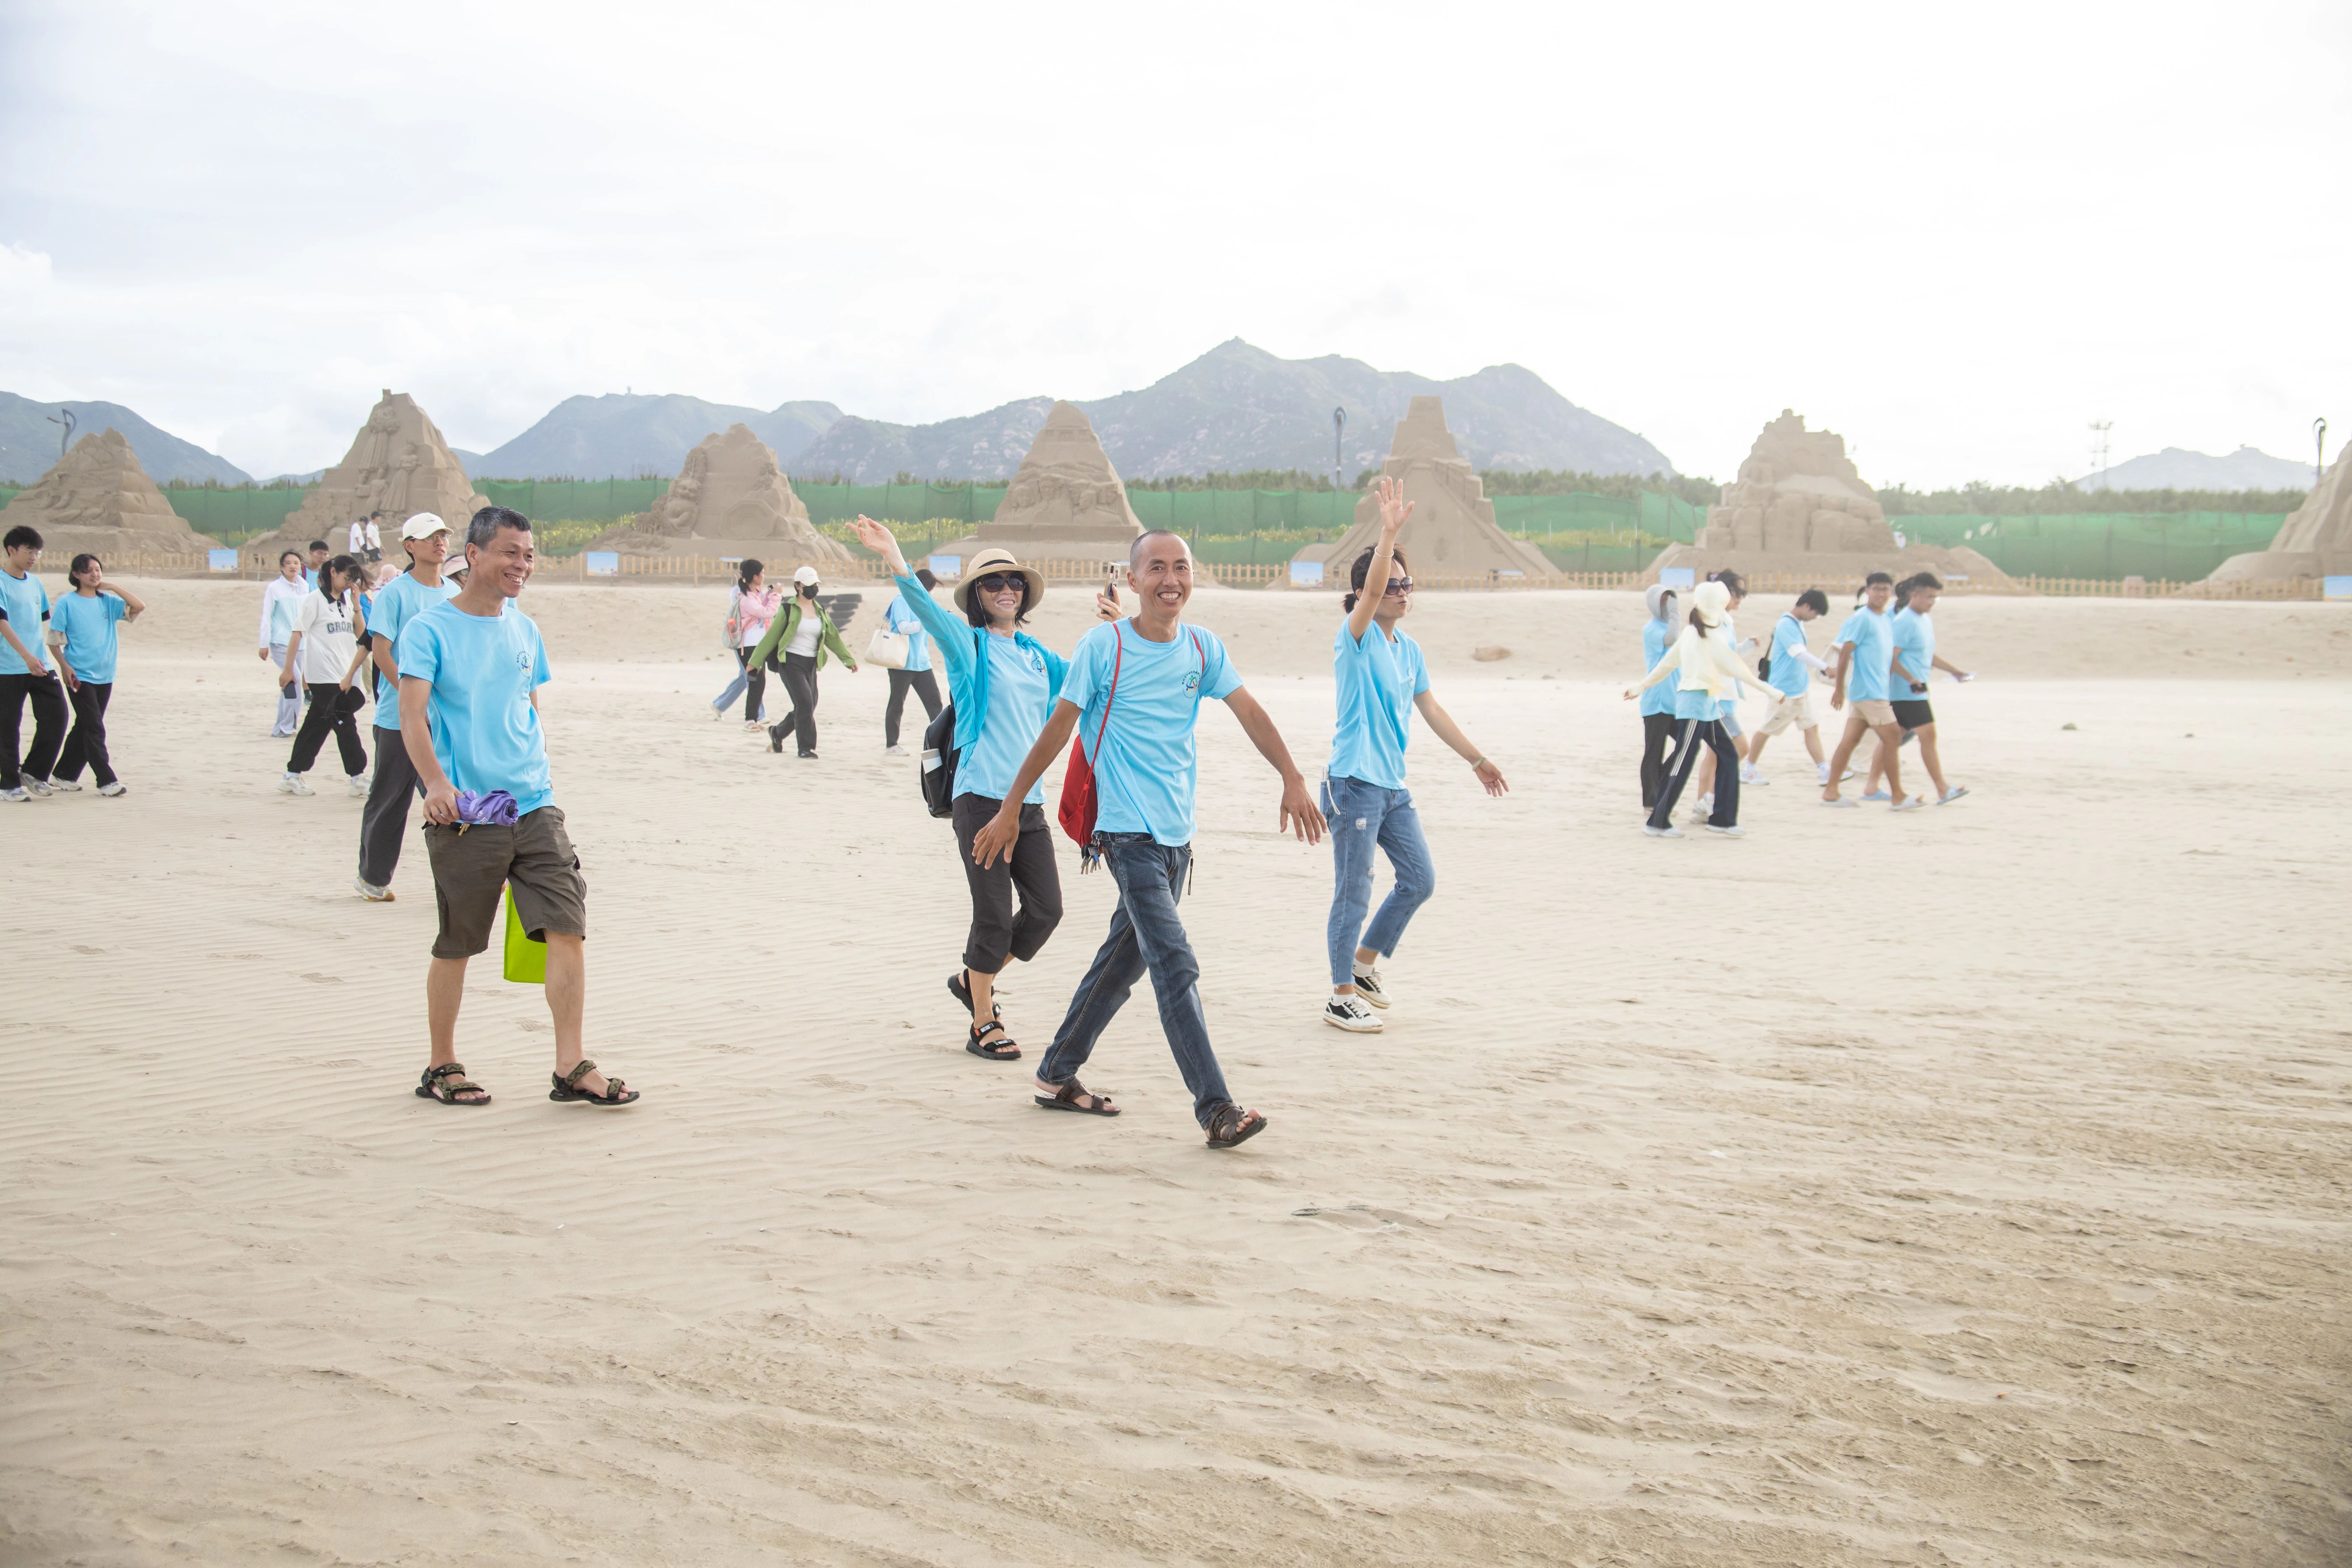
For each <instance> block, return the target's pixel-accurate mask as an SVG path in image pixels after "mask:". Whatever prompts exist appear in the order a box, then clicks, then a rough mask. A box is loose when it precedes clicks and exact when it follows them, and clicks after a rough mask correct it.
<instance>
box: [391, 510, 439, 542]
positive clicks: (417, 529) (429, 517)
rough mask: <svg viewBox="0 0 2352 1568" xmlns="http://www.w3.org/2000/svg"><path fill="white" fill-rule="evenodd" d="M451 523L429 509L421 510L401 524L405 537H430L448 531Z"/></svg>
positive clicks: (403, 536) (402, 533)
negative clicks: (442, 519)
mask: <svg viewBox="0 0 2352 1568" xmlns="http://www.w3.org/2000/svg"><path fill="white" fill-rule="evenodd" d="M448 531H449V525H448V524H447V523H446V522H444V521H441V520H440V519H439V518H438V517H436V516H435V515H434V514H433V513H431V512H429V511H420V512H418V513H417V514H416V515H415V517H412V518H410V519H409V520H408V521H406V522H404V523H402V524H401V525H400V537H401V538H403V539H429V538H431V537H432V536H433V535H434V534H436V533H446V532H448Z"/></svg>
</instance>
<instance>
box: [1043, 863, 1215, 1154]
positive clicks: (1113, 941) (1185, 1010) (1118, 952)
mask: <svg viewBox="0 0 2352 1568" xmlns="http://www.w3.org/2000/svg"><path fill="white" fill-rule="evenodd" d="M1101 844H1102V858H1103V864H1104V865H1105V866H1108V868H1110V875H1111V879H1112V880H1113V881H1115V882H1117V883H1118V909H1116V910H1112V911H1111V917H1110V934H1109V935H1108V936H1107V937H1105V938H1104V939H1103V944H1102V947H1101V949H1100V950H1099V951H1097V952H1096V953H1095V962H1094V965H1093V967H1091V968H1089V969H1088V970H1087V977H1086V978H1085V979H1084V980H1081V981H1080V982H1078V993H1077V994H1076V995H1075V996H1073V997H1071V998H1070V1011H1069V1013H1068V1015H1067V1016H1065V1017H1064V1018H1063V1019H1062V1026H1061V1028H1060V1029H1059V1030H1057V1031H1055V1035H1054V1043H1053V1045H1052V1046H1050V1047H1047V1048H1046V1051H1045V1060H1043V1061H1041V1062H1039V1063H1038V1064H1037V1076H1038V1077H1039V1078H1040V1079H1044V1080H1045V1082H1047V1083H1051V1084H1064V1083H1067V1082H1069V1081H1070V1080H1071V1079H1074V1078H1076V1077H1077V1076H1078V1069H1079V1068H1082V1067H1084V1066H1086V1065H1087V1058H1088V1057H1091V1056H1092V1055H1094V1049H1095V1042H1096V1041H1097V1040H1098V1039H1100V1038H1102V1032H1103V1030H1104V1029H1105V1028H1106V1027H1107V1026H1108V1025H1109V1023H1110V1021H1111V1019H1112V1018H1113V1017H1114V1016H1117V1015H1118V1010H1119V1008H1120V1007H1121V1006H1122V1005H1124V1004H1125V1003H1126V1001H1127V997H1128V993H1129V992H1130V991H1132V990H1134V989H1135V983H1136V981H1137V980H1139V979H1140V978H1141V977H1142V975H1143V973H1144V971H1146V970H1147V969H1148V970H1150V972H1151V989H1152V991H1153V992H1154V993H1155V994H1158V996H1159V998H1160V1028H1161V1029H1163V1030H1165V1031H1166V1032H1167V1035H1168V1048H1169V1049H1170V1050H1171V1051H1172V1052H1174V1053H1175V1056H1176V1070H1177V1071H1179V1072H1181V1073H1182V1074H1183V1075H1184V1087H1185V1088H1186V1089H1191V1090H1192V1115H1193V1117H1194V1119H1195V1120H1197V1121H1199V1122H1200V1123H1201V1125H1202V1126H1203V1127H1206V1126H1207V1125H1208V1124H1209V1118H1210V1117H1211V1116H1212V1115H1213V1114H1214V1113H1215V1111H1216V1110H1217V1108H1218V1107H1220V1106H1223V1105H1229V1104H1231V1103H1232V1102H1233V1101H1232V1097H1231V1096H1229V1095H1227V1094H1226V1093H1225V1075H1224V1074H1223V1072H1221V1071H1219V1070H1218V1068H1217V1053H1216V1052H1214V1051H1213V1050H1211V1049H1210V1048H1209V1018H1208V1015H1207V1014H1206V1013H1204V1012H1202V1010H1201V965H1200V963H1199V962H1198V961H1197V960H1195V959H1194V958H1193V956H1192V943H1191V942H1188V941H1186V940H1185V937H1184V922H1183V921H1181V920H1179V919H1178V918H1177V915H1176V900H1178V899H1180V898H1181V897H1183V894H1184V874H1185V873H1186V872H1187V871H1189V870H1191V869H1192V846H1191V845H1189V844H1185V845H1180V846H1179V847H1176V848H1173V849H1171V848H1169V847H1167V846H1166V845H1164V844H1161V843H1160V842H1158V841H1157V840H1155V839H1154V838H1153V837H1151V835H1150V834H1149V833H1106V834H1103V835H1102V836H1101Z"/></svg>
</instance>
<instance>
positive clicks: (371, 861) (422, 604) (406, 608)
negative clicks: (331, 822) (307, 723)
mask: <svg viewBox="0 0 2352 1568" xmlns="http://www.w3.org/2000/svg"><path fill="white" fill-rule="evenodd" d="M400 542H401V543H402V544H403V545H404V546H405V547H406V548H407V551H408V563H409V564H408V570H407V571H406V572H404V573H402V574H400V575H399V576H397V577H394V579H393V580H392V581H391V582H389V583H387V584H384V585H383V587H382V588H381V589H379V590H377V592H376V595H375V598H374V600H373V603H372V604H371V605H369V607H368V614H367V629H368V661H369V662H370V663H371V664H373V666H374V667H375V672H374V673H375V777H374V778H373V779H372V780H370V781H369V784H368V797H367V805H365V806H364V807H363V808H362V810H361V812H360V874H359V876H358V878H357V879H354V880H353V882H352V888H353V889H355V890H356V891H357V892H358V893H359V896H360V897H361V898H362V899H365V900H368V902H370V903H372V904H388V903H390V902H392V874H393V872H394V871H395V870H397V869H399V868H400V847H401V841H402V840H403V839H404V838H405V837H407V836H408V803H409V797H410V796H411V795H415V796H417V797H419V798H421V797H422V796H423V795H424V794H425V784H424V782H423V781H422V780H420V779H419V778H418V777H417V776H416V769H415V766H414V765H413V764H411V763H410V762H409V760H408V748H406V747H405V746H404V745H402V744H401V743H400V664H399V661H398V656H397V653H396V651H395V650H396V648H397V647H398V645H399V641H400V632H401V628H402V627H403V626H406V625H408V623H409V622H411V621H413V620H415V618H416V617H417V616H421V615H423V614H424V613H425V611H426V610H429V609H431V608H432V607H433V606H434V605H437V604H440V603H441V602H442V601H443V600H445V599H454V598H456V597H457V584H454V583H451V582H450V581H449V580H448V579H447V578H446V577H444V576H442V575H441V568H442V565H443V564H444V563H446V561H447V560H448V557H449V525H448V524H447V523H446V522H444V521H441V519H440V518H438V517H436V516H435V515H434V514H433V513H431V512H429V511H420V512H418V513H417V514H416V515H415V517H412V518H410V519H409V520H408V521H406V522H404V523H403V524H401V528H400Z"/></svg>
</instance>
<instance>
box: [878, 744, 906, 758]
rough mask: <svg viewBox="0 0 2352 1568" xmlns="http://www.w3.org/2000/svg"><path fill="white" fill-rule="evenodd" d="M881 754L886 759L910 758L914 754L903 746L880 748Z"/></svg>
mask: <svg viewBox="0 0 2352 1568" xmlns="http://www.w3.org/2000/svg"><path fill="white" fill-rule="evenodd" d="M882 754H883V755H884V756H886V757H906V756H912V755H913V754H914V753H913V752H909V751H908V750H907V748H906V747H904V746H885V747H883V748H882Z"/></svg>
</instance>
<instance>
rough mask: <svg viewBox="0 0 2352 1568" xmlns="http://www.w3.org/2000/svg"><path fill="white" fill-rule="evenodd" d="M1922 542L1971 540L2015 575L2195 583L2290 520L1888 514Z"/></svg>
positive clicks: (2197, 515)
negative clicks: (1894, 515)
mask: <svg viewBox="0 0 2352 1568" xmlns="http://www.w3.org/2000/svg"><path fill="white" fill-rule="evenodd" d="M1887 521H1890V522H1892V523H1893V524H1894V525H1895V529H1896V530H1897V531H1900V532H1901V533H1902V535H1903V537H1904V538H1905V539H1906V540H1909V541H1911V542H1915V543H1919V544H1940V545H1947V546H1949V545H1966V546H1968V547H1969V549H1971V550H1974V551H1976V552H1979V553H1980V554H1982V555H1983V556H1985V557H1986V558H1987V559H1988V560H1990V561H1991V563H1993V564H1994V565H1996V566H1998V567H2000V569H2001V570H2002V571H2004V572H2006V573H2008V574H2010V575H2011V576H2012V577H2081V578H2091V579H2098V580H2105V581H2109V582H2112V581H2115V580H2116V579H2119V578H2124V577H2145V578H2147V579H2148V581H2150V582H2152V583H2153V582H2164V583H2191V582H2195V581H2196V580H2197V579H2199V578H2200V577H2204V576H2206V575H2208V574H2210V573H2211V572H2212V570H2213V568H2214V567H2216V566H2219V565H2220V564H2221V563H2222V562H2224V561H2226V560H2228V559H2229V558H2230V557H2231V556H2232V555H2238V554H2242V553H2243V552H2247V551H2251V550H2266V549H2268V548H2269V547H2270V542H2271V541H2272V540H2273V538H2275V537H2276V536H2277V534H2278V531H2279V525H2280V524H2281V523H2283V522H2284V521H2286V518H2285V516H2284V514H2283V513H2272V512H2251V511H2158V512H2113V513H2100V512H2068V513H2050V514H2047V515H2044V516H2040V517H1978V516H1974V515H1971V514H1969V513H1960V514H1958V515H1948V516H1936V517H1896V518H1890V519H1888V520H1887Z"/></svg>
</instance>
